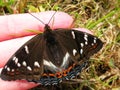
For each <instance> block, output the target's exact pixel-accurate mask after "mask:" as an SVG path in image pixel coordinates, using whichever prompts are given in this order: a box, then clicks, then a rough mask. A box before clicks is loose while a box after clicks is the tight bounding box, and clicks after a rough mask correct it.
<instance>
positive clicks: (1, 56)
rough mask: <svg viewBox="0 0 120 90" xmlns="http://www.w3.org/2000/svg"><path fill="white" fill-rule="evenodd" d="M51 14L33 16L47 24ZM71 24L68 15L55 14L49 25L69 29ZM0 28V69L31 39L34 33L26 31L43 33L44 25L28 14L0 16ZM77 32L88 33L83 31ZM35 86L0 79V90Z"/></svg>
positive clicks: (25, 82)
mask: <svg viewBox="0 0 120 90" xmlns="http://www.w3.org/2000/svg"><path fill="white" fill-rule="evenodd" d="M53 13H54V12H53V11H51V12H42V13H39V14H35V16H37V17H38V18H40V19H41V20H42V21H43V22H44V23H48V21H49V20H50V18H51V16H52V15H53ZM51 22H52V21H51ZM72 22H73V19H72V17H70V16H69V15H68V14H66V13H63V12H57V13H56V14H55V19H54V21H53V25H52V24H50V26H51V27H53V28H69V27H70V26H71V24H72ZM0 27H1V29H0V41H1V42H0V68H1V69H2V67H3V66H4V65H5V64H6V62H7V61H8V60H9V58H10V57H11V56H12V55H13V54H14V53H15V51H17V49H19V48H20V47H21V45H23V44H24V43H25V42H26V41H28V40H29V39H30V38H32V37H33V35H32V34H34V32H29V31H27V30H29V29H30V30H41V31H43V27H44V25H43V24H42V23H41V22H40V21H38V20H36V19H35V18H34V17H32V16H31V15H29V14H18V15H8V16H0ZM79 30H82V31H86V32H88V31H87V30H85V29H79ZM29 35H30V36H29ZM21 36H24V37H21ZM37 85H38V84H35V83H30V82H27V81H4V80H2V79H0V89H1V90H27V89H30V88H32V87H35V86H37Z"/></svg>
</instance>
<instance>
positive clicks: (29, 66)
mask: <svg viewBox="0 0 120 90" xmlns="http://www.w3.org/2000/svg"><path fill="white" fill-rule="evenodd" d="M43 44H44V43H43V38H42V35H41V34H39V35H36V36H35V37H33V38H32V39H31V40H29V41H28V42H26V43H25V44H24V45H23V46H22V47H21V48H20V49H19V50H18V51H17V52H16V53H15V54H14V55H13V56H12V57H11V58H10V59H9V61H8V62H7V63H6V65H5V66H4V68H3V70H2V72H1V78H2V79H3V80H19V79H25V80H28V81H31V80H38V79H39V78H40V76H41V74H42V72H43V64H42V63H43V60H42V58H43V55H42V54H43V48H44V47H43V46H44V45H43ZM34 52H35V53H34Z"/></svg>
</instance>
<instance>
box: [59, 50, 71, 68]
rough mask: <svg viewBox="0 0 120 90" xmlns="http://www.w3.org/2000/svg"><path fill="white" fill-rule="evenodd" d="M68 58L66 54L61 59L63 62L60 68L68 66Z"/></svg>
mask: <svg viewBox="0 0 120 90" xmlns="http://www.w3.org/2000/svg"><path fill="white" fill-rule="evenodd" d="M69 57H70V55H69V53H68V52H67V53H66V54H65V56H64V58H63V62H62V65H61V67H64V66H66V64H68V63H67V62H69V60H68V58H69Z"/></svg>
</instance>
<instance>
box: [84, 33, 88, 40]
mask: <svg viewBox="0 0 120 90" xmlns="http://www.w3.org/2000/svg"><path fill="white" fill-rule="evenodd" d="M84 39H85V40H86V41H88V35H87V34H86V33H85V34H84Z"/></svg>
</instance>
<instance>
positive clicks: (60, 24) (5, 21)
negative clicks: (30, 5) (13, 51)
mask: <svg viewBox="0 0 120 90" xmlns="http://www.w3.org/2000/svg"><path fill="white" fill-rule="evenodd" d="M54 13H55V11H48V12H40V13H34V14H33V15H35V16H36V17H37V18H39V19H40V20H42V21H43V22H44V23H45V24H48V22H49V20H50V18H51V17H52V15H53V14H54ZM72 22H73V19H72V17H71V16H69V15H68V14H66V13H64V12H57V13H56V14H55V16H54V17H53V19H52V20H51V22H50V24H49V25H50V26H53V28H69V27H70V25H71V24H72ZM52 23H53V24H52ZM0 27H1V29H0V41H3V40H7V39H12V38H16V37H22V36H27V35H31V34H34V33H33V32H29V31H28V30H40V31H43V29H44V25H43V24H42V23H41V22H40V21H39V20H37V19H36V18H34V17H33V16H31V15H30V14H14V15H6V16H0Z"/></svg>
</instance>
